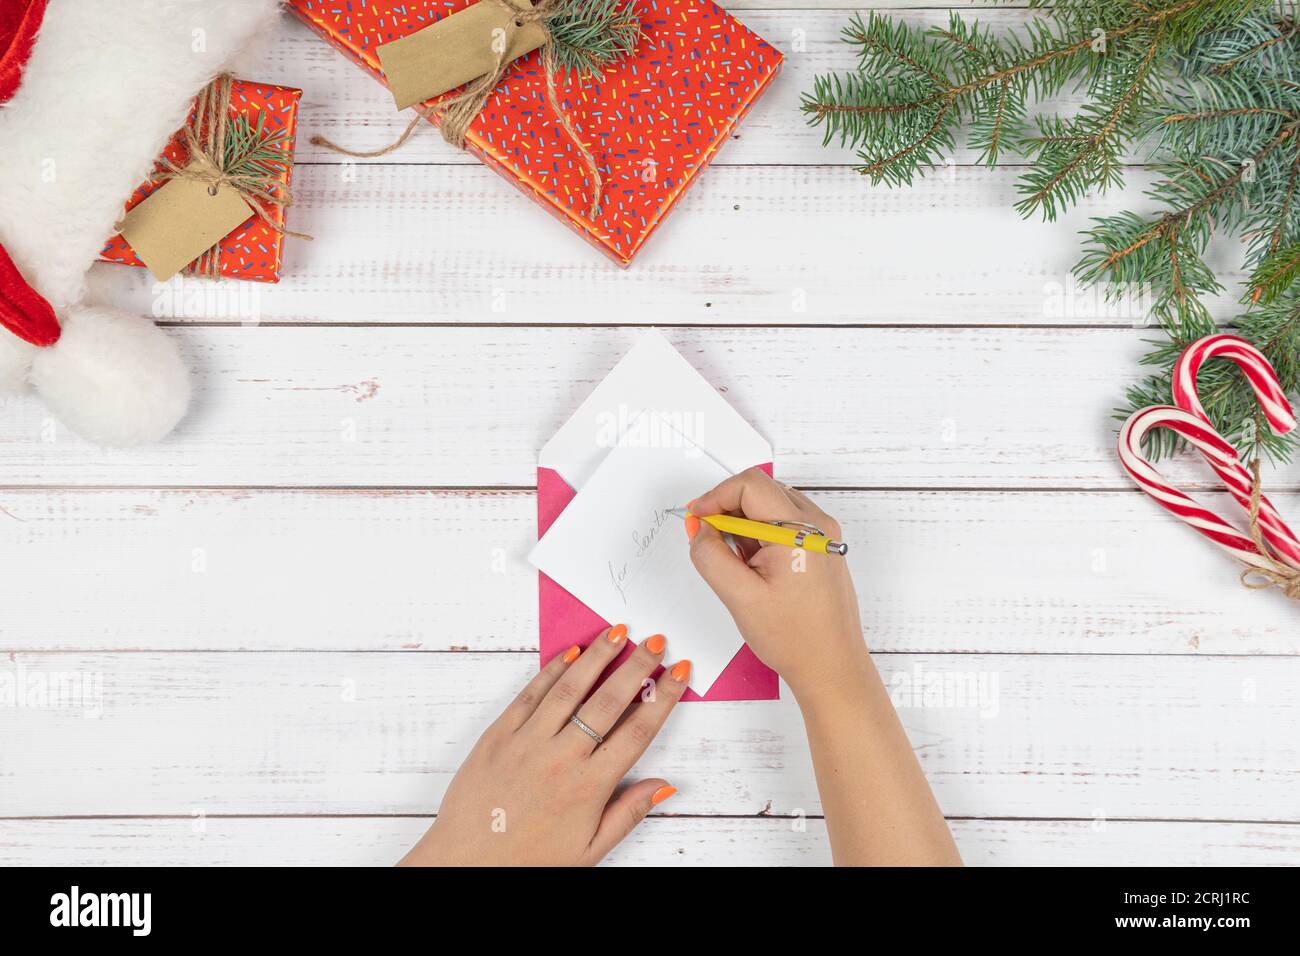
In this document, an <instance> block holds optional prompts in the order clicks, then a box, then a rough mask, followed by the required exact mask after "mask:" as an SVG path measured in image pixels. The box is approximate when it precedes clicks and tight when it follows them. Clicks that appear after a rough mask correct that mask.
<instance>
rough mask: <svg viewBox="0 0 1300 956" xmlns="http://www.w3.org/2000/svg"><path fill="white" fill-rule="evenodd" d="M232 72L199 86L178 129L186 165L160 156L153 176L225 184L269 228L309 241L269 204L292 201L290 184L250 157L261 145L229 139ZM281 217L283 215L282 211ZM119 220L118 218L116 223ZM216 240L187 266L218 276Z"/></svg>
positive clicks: (211, 187) (212, 189)
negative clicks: (282, 222) (190, 113)
mask: <svg viewBox="0 0 1300 956" xmlns="http://www.w3.org/2000/svg"><path fill="white" fill-rule="evenodd" d="M232 84H233V78H232V77H231V75H230V74H229V73H223V74H221V75H220V76H218V77H217V78H216V79H215V80H213V81H212V82H211V83H209V84H208V85H207V86H206V87H204V88H203V90H202V92H200V93H199V95H198V96H197V97H195V100H194V115H193V117H192V118H191V119H190V121H189V123H187V124H186V126H185V128H184V129H183V130H182V131H181V143H182V145H183V146H184V147H185V151H186V152H187V153H188V154H189V156H188V160H187V161H186V163H185V165H178V164H176V163H175V162H173V161H172V160H171V159H169V158H167V157H166V156H164V157H163V158H162V161H161V167H162V168H161V169H159V170H158V171H157V172H156V173H155V174H154V175H153V176H152V177H151V178H152V179H153V180H154V181H165V180H169V179H190V180H195V181H197V182H206V183H207V184H208V194H209V195H212V196H215V195H216V194H217V190H218V189H221V188H223V187H228V188H230V189H233V190H235V191H236V192H237V193H239V195H240V196H242V197H243V198H244V200H245V201H247V202H248V204H249V205H250V206H251V207H252V208H253V212H254V213H255V214H256V216H257V217H258V218H259V219H261V220H262V222H264V223H265V224H266V225H267V227H268V228H270V229H272V230H273V231H275V232H276V233H278V234H279V235H282V236H291V237H293V238H294V239H305V240H307V241H309V242H310V241H311V236H309V235H306V234H305V233H301V232H292V231H290V230H288V229H285V228H284V226H282V225H280V224H279V223H278V222H276V221H275V218H274V217H273V216H272V210H273V209H277V208H278V209H280V210H284V209H286V208H287V207H289V206H291V205H292V204H293V196H292V195H291V194H290V192H289V188H288V187H287V186H286V185H285V184H284V183H283V182H282V181H281V180H280V179H278V178H277V176H276V173H275V170H273V169H272V168H270V167H268V166H267V165H266V164H265V163H262V162H249V161H248V160H249V155H250V151H251V150H253V149H255V148H257V147H259V146H261V145H264V143H262V142H254V143H250V144H249V145H248V147H247V148H245V149H239V148H238V146H239V144H238V143H235V142H234V141H233V139H232V136H233V132H234V131H233V130H232V129H231V125H232V122H233V120H232V118H231V115H230V91H231V86H232ZM281 218H283V216H281ZM119 226H120V224H119ZM220 265H221V264H220V244H218V245H214V246H212V248H210V249H208V250H206V251H205V252H204V253H203V254H202V255H201V256H199V258H197V259H196V260H194V263H193V264H192V265H191V267H190V270H191V271H192V272H194V273H196V274H198V275H202V276H205V277H207V278H212V279H216V278H220V275H221V269H220Z"/></svg>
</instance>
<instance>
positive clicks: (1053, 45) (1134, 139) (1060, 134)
mask: <svg viewBox="0 0 1300 956" xmlns="http://www.w3.org/2000/svg"><path fill="white" fill-rule="evenodd" d="M1029 6H1030V7H1031V8H1032V9H1034V10H1036V11H1038V12H1039V16H1037V17H1036V18H1035V19H1032V20H1031V21H1030V22H1029V23H1028V24H1026V26H1025V27H1024V28H1023V29H1022V30H1020V31H1017V32H1013V33H1010V34H1007V35H995V34H994V33H993V32H991V31H990V30H988V29H987V28H986V27H982V26H980V25H979V24H978V23H976V22H974V21H972V20H967V19H963V18H962V17H961V16H959V15H957V14H956V13H953V14H951V15H950V17H949V22H948V24H947V25H946V26H944V27H938V28H933V29H930V30H925V31H918V30H916V29H913V28H911V27H909V26H908V25H907V24H906V23H905V22H903V21H901V20H896V19H894V18H891V17H887V16H882V15H880V14H877V13H869V14H867V15H866V16H865V17H862V16H857V17H854V18H853V20H852V21H851V22H850V24H849V26H848V27H847V28H846V29H845V31H844V35H843V38H844V40H845V42H846V43H848V44H849V45H851V46H852V47H853V48H854V49H855V50H856V51H857V55H858V68H857V70H856V71H851V72H847V73H832V74H827V75H824V76H818V77H817V78H816V80H815V82H814V84H813V89H812V90H811V91H810V92H809V93H808V94H806V95H805V97H804V101H803V107H802V108H803V111H804V113H805V115H806V117H807V121H808V123H809V124H810V125H811V126H814V127H817V126H820V127H822V130H823V139H824V141H825V142H826V143H830V142H832V141H836V140H837V141H839V142H840V143H841V144H843V145H846V146H849V147H851V148H853V149H855V150H856V151H857V152H858V156H859V158H860V159H861V160H862V164H861V165H860V166H859V167H858V168H859V171H860V172H862V173H864V174H865V175H868V176H869V177H870V178H871V179H872V181H873V182H884V183H886V184H889V185H899V184H905V183H910V182H912V181H913V179H914V178H915V177H916V176H918V175H923V174H924V172H925V171H926V170H927V169H931V168H933V167H935V166H937V165H939V164H940V163H944V162H947V161H949V157H950V155H951V153H952V151H953V150H954V149H955V145H956V139H957V136H958V135H959V133H960V132H961V131H962V130H963V129H964V130H965V136H966V142H967V144H968V145H969V147H970V148H971V149H972V150H975V151H978V154H979V160H980V162H982V163H987V164H989V165H995V164H996V163H998V162H999V161H1004V160H1005V158H1006V157H1010V156H1014V157H1022V158H1024V159H1025V160H1027V161H1028V165H1029V169H1028V171H1027V172H1026V173H1025V174H1024V175H1023V177H1022V178H1021V181H1020V183H1019V189H1020V192H1021V197H1020V200H1019V202H1018V203H1017V208H1018V209H1019V211H1020V212H1021V213H1022V215H1026V216H1027V215H1030V214H1031V213H1033V212H1035V211H1039V212H1041V214H1042V215H1043V216H1044V217H1045V218H1047V219H1052V218H1054V217H1055V216H1057V215H1058V214H1059V213H1060V212H1061V211H1062V210H1064V209H1066V208H1067V207H1069V206H1071V205H1072V204H1074V203H1076V202H1078V201H1080V200H1081V199H1082V198H1083V197H1084V196H1085V195H1086V194H1088V193H1090V192H1094V191H1098V190H1104V189H1107V188H1110V187H1114V186H1118V185H1120V184H1122V180H1123V172H1124V162H1125V159H1126V158H1127V157H1128V156H1129V155H1131V154H1132V153H1133V152H1134V151H1135V150H1136V149H1137V148H1138V147H1139V146H1146V148H1147V149H1148V150H1149V151H1150V155H1151V157H1152V159H1153V160H1154V162H1155V167H1154V168H1155V170H1156V172H1157V175H1158V179H1157V181H1156V182H1155V184H1154V185H1153V186H1152V187H1151V188H1150V189H1149V190H1148V193H1147V195H1148V196H1149V198H1150V199H1151V200H1153V201H1154V202H1155V203H1156V204H1157V206H1158V207H1159V208H1158V211H1156V212H1155V213H1154V214H1150V215H1139V214H1136V213H1133V212H1122V213H1118V214H1115V215H1111V216H1106V217H1103V218H1100V219H1097V220H1095V221H1094V222H1093V224H1092V226H1091V228H1090V229H1089V230H1087V232H1086V233H1085V237H1086V238H1085V246H1084V251H1083V255H1082V257H1081V258H1080V261H1079V262H1078V264H1077V265H1076V266H1075V274H1076V275H1077V276H1078V277H1079V278H1080V279H1081V280H1082V281H1083V282H1085V283H1090V282H1100V283H1104V284H1105V285H1106V286H1107V288H1108V290H1109V291H1108V294H1112V295H1124V294H1126V293H1127V294H1131V292H1132V291H1133V288H1132V287H1136V288H1137V289H1138V290H1140V291H1141V292H1142V293H1143V294H1144V295H1146V294H1149V300H1150V301H1151V303H1152V308H1151V312H1152V316H1153V317H1154V318H1155V319H1156V320H1157V321H1158V322H1159V323H1160V324H1161V326H1162V327H1163V329H1164V331H1165V333H1166V335H1167V336H1168V338H1167V340H1165V341H1163V342H1158V343H1154V344H1153V348H1152V351H1151V353H1150V354H1149V355H1148V356H1147V358H1146V359H1145V360H1144V361H1145V362H1146V364H1148V365H1150V366H1151V367H1152V368H1153V369H1154V372H1153V374H1152V375H1150V376H1149V377H1148V378H1147V379H1146V380H1145V381H1144V382H1142V383H1140V384H1139V385H1137V386H1135V387H1134V388H1133V389H1131V390H1130V393H1129V399H1130V402H1131V408H1133V407H1140V406H1142V405H1145V404H1152V403H1159V402H1167V401H1169V399H1170V395H1169V377H1170V375H1171V372H1172V367H1173V364H1174V362H1175V361H1176V359H1177V357H1178V355H1179V354H1180V353H1181V351H1182V350H1183V349H1184V348H1185V347H1186V346H1187V345H1189V344H1191V342H1193V341H1195V340H1196V339H1197V338H1199V337H1201V336H1203V335H1206V334H1208V333H1211V332H1214V331H1216V330H1217V323H1216V321H1215V318H1214V316H1213V315H1212V314H1211V312H1210V310H1209V308H1208V307H1207V305H1206V301H1207V299H1208V298H1209V297H1211V296H1213V295H1216V294H1218V293H1221V292H1222V291H1224V290H1223V287H1222V286H1221V285H1220V283H1219V282H1218V280H1217V279H1216V277H1215V274H1214V270H1213V269H1211V268H1210V265H1209V260H1208V257H1207V253H1208V250H1209V245H1210V242H1211V239H1212V237H1214V236H1215V235H1229V236H1235V237H1237V238H1239V239H1240V240H1241V248H1242V249H1243V253H1242V260H1243V261H1242V265H1243V269H1242V271H1243V272H1245V273H1246V274H1247V275H1248V276H1249V279H1248V282H1247V285H1246V287H1245V289H1244V291H1243V293H1242V298H1243V301H1244V303H1245V305H1246V311H1245V312H1244V313H1242V314H1240V315H1238V316H1237V317H1236V318H1235V319H1234V320H1233V321H1232V326H1233V327H1234V328H1235V330H1236V331H1237V332H1238V333H1239V334H1240V335H1242V336H1243V337H1245V338H1247V339H1248V340H1250V341H1252V342H1254V343H1255V344H1256V345H1257V346H1258V347H1259V348H1260V349H1261V350H1262V351H1263V352H1264V354H1265V355H1266V356H1267V357H1268V358H1269V360H1270V361H1271V362H1272V363H1273V365H1274V367H1275V368H1276V369H1277V371H1278V374H1279V377H1280V379H1281V381H1282V383H1283V386H1284V387H1285V388H1286V389H1287V390H1288V391H1289V392H1291V393H1292V394H1295V393H1296V392H1297V390H1298V389H1300V22H1298V20H1297V17H1296V15H1295V7H1296V0H1029ZM1067 88H1073V89H1075V90H1079V91H1081V92H1082V93H1083V94H1084V105H1083V106H1082V107H1081V108H1080V109H1079V110H1078V111H1076V112H1075V113H1073V114H1072V115H1060V114H1059V112H1054V111H1052V110H1051V109H1050V107H1049V108H1048V109H1047V110H1046V111H1045V112H1044V113H1043V114H1042V115H1039V116H1036V117H1034V118H1033V119H1032V120H1031V119H1029V118H1028V112H1029V109H1030V107H1031V105H1032V104H1041V103H1043V101H1045V100H1050V99H1051V98H1052V97H1054V96H1055V95H1056V94H1058V93H1060V92H1061V91H1063V90H1066V89H1067ZM1200 385H1201V388H1200V393H1201V399H1202V402H1203V403H1204V404H1205V406H1206V408H1207V410H1209V412H1210V415H1211V418H1212V419H1213V420H1214V421H1215V423H1216V425H1217V426H1218V427H1219V428H1220V430H1221V432H1222V433H1223V434H1224V435H1225V436H1226V437H1229V438H1230V439H1231V440H1232V441H1234V442H1235V443H1237V444H1238V447H1239V448H1240V449H1241V450H1242V451H1243V454H1247V455H1253V454H1263V455H1267V456H1270V457H1277V458H1285V457H1286V456H1287V455H1289V454H1290V453H1291V451H1292V449H1293V448H1294V447H1296V445H1297V439H1294V438H1292V437H1289V436H1288V437H1285V438H1282V437H1279V436H1276V435H1273V434H1272V433H1271V431H1268V430H1267V429H1260V428H1259V427H1258V423H1259V421H1260V418H1259V407H1258V403H1257V401H1256V399H1255V396H1254V394H1253V392H1252V391H1251V389H1250V388H1249V385H1248V383H1247V382H1246V381H1245V379H1244V378H1243V377H1242V376H1241V375H1240V374H1239V373H1238V372H1237V371H1236V370H1235V369H1234V367H1233V366H1231V365H1230V364H1229V363H1224V362H1214V363H1210V365H1208V366H1207V367H1206V368H1205V369H1204V370H1203V372H1202V378H1201V382H1200ZM1129 410H1130V409H1125V412H1126V413H1127V411H1129ZM1154 443H1155V445H1156V446H1157V447H1156V448H1154V449H1153V451H1154V453H1155V454H1156V455H1159V454H1160V453H1162V452H1165V451H1169V450H1172V448H1173V447H1175V446H1176V444H1177V439H1176V437H1175V436H1173V435H1172V433H1166V432H1164V431H1161V432H1159V433H1157V435H1156V437H1155V438H1154Z"/></svg>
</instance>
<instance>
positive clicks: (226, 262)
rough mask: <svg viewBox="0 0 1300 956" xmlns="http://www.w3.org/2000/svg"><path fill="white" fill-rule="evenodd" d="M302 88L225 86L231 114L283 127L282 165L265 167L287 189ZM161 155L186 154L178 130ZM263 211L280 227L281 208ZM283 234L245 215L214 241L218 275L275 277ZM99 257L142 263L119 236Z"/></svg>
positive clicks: (178, 157) (180, 159)
mask: <svg viewBox="0 0 1300 956" xmlns="http://www.w3.org/2000/svg"><path fill="white" fill-rule="evenodd" d="M301 97H302V90H295V89H291V88H289V87H286V86H273V85H271V84H269V83H250V82H248V81H246V80H238V79H237V80H234V81H233V83H232V84H231V90H230V115H231V116H232V117H235V116H246V117H248V119H249V121H250V122H251V123H252V124H253V125H254V126H256V125H257V123H258V121H259V119H260V120H261V122H262V124H263V128H264V129H265V130H267V131H268V132H277V131H280V130H283V131H284V136H283V138H282V139H281V140H280V144H279V146H278V149H279V150H280V151H281V152H283V154H284V163H283V166H279V165H278V164H277V166H276V167H273V168H271V169H270V171H271V173H272V175H273V177H274V178H275V179H276V180H278V181H279V182H281V183H283V184H284V188H285V189H286V190H287V189H288V188H289V181H290V178H291V174H292V171H293V145H294V135H295V131H296V129H297V125H298V100H299V99H300V98H301ZM163 155H164V156H165V157H166V158H167V159H169V160H171V161H172V162H173V163H175V164H177V165H184V162H185V160H186V159H187V158H188V157H187V154H186V150H185V147H184V145H183V144H182V141H181V136H180V134H179V133H178V134H177V135H176V136H174V137H173V138H172V141H171V142H170V143H169V144H168V145H167V148H166V149H165V150H164V151H163ZM162 185H163V184H162V182H146V183H144V184H143V185H142V186H141V187H140V188H139V189H137V190H136V191H135V193H134V194H133V195H132V196H131V198H130V199H129V200H127V203H126V209H127V210H130V209H133V208H134V207H135V206H137V205H139V204H140V203H141V202H143V201H144V200H145V198H146V197H148V196H149V195H150V194H151V193H153V192H154V191H155V190H156V189H158V188H160V187H161V186H162ZM267 215H268V217H269V218H270V219H271V221H272V222H274V223H275V224H276V225H277V226H279V227H281V228H283V227H284V209H283V208H282V207H280V206H268V207H267ZM283 245H284V236H282V235H281V234H280V233H279V232H277V231H276V230H275V229H272V228H271V227H270V226H269V225H267V223H266V222H265V221H263V219H262V218H261V217H260V216H257V215H252V214H250V216H249V218H248V220H247V221H245V222H243V223H242V224H240V226H239V227H238V228H237V229H235V230H234V231H233V232H231V233H230V234H229V235H227V236H226V237H225V238H224V239H222V240H221V242H219V243H218V244H217V248H218V254H217V268H218V270H219V271H220V273H221V275H222V276H223V277H229V278H231V279H251V280H253V281H254V282H279V281H280V254H281V250H282V248H283ZM99 258H100V259H101V260H102V261H105V262H120V263H122V264H123V265H128V266H141V267H143V266H144V263H143V262H141V261H140V259H139V257H138V256H136V254H135V251H134V250H133V249H132V248H131V245H130V243H128V242H127V241H126V240H125V239H124V238H123V237H122V236H121V235H115V236H113V238H111V239H110V240H108V244H107V245H105V246H104V249H103V251H102V252H101V253H100V254H99Z"/></svg>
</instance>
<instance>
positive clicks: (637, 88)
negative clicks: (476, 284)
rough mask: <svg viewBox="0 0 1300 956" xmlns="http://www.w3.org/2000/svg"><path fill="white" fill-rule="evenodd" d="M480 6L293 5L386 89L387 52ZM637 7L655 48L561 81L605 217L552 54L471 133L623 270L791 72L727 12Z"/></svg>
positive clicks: (364, 0) (476, 148) (474, 142)
mask: <svg viewBox="0 0 1300 956" xmlns="http://www.w3.org/2000/svg"><path fill="white" fill-rule="evenodd" d="M471 2H473V0H404V2H392V0H289V6H290V7H291V8H293V10H294V11H295V12H296V13H297V14H298V15H299V16H300V17H301V18H302V19H303V20H305V21H306V22H307V24H308V25H309V26H311V27H312V28H313V29H315V30H316V31H317V32H318V33H320V34H321V35H322V36H324V37H325V38H326V39H327V40H329V42H330V43H332V44H333V45H334V46H336V47H337V48H338V49H340V50H342V51H343V52H344V53H345V54H346V55H347V56H348V57H350V58H351V59H353V60H354V61H356V62H357V63H359V64H360V65H361V66H363V67H364V68H365V69H366V70H367V71H369V72H370V73H372V74H373V75H374V76H375V77H376V78H377V79H379V80H380V81H381V82H382V81H383V79H384V72H383V70H382V69H381V67H380V64H379V57H378V55H377V53H376V50H377V49H378V47H380V46H381V45H382V44H384V43H388V42H390V41H392V40H397V39H400V38H401V37H404V36H407V35H409V34H411V33H415V32H416V31H418V30H422V29H424V28H425V27H427V26H429V25H431V24H433V23H435V22H437V21H438V20H439V19H441V18H443V17H446V16H450V15H451V14H453V13H457V12H458V11H460V10H463V9H464V8H466V7H468V6H469V5H470V3H471ZM632 2H633V4H634V9H635V10H636V11H637V13H638V15H639V16H640V18H641V27H642V37H641V41H640V43H639V44H638V45H637V48H636V50H635V51H634V52H633V53H632V54H631V55H630V56H627V57H624V58H623V59H621V60H619V61H618V62H617V63H616V64H614V65H613V66H611V67H610V68H608V69H606V70H604V71H603V72H602V73H600V74H598V75H596V76H592V77H586V78H579V77H577V76H566V74H565V73H564V71H560V72H559V74H558V76H557V77H556V86H557V92H558V98H559V101H560V105H561V107H562V108H563V109H564V110H565V111H566V113H567V114H568V115H569V117H570V119H571V121H572V122H573V124H574V126H575V127H576V129H577V131H578V134H579V136H580V137H581V139H582V141H583V143H584V144H585V145H586V147H587V148H588V149H589V150H590V151H591V152H592V154H593V155H594V156H595V159H596V163H597V165H598V166H599V168H600V172H601V176H602V177H603V178H604V180H605V187H604V192H603V194H602V197H601V204H600V212H599V214H598V215H597V216H596V217H595V218H594V219H592V218H590V217H589V216H588V212H589V205H590V200H591V191H590V189H591V183H590V182H589V176H588V174H587V167H586V165H585V163H584V162H583V159H582V155H581V153H580V152H579V151H578V149H577V148H576V147H575V146H574V144H573V142H572V141H571V140H570V139H569V137H568V135H567V134H566V133H565V131H564V128H563V126H561V124H560V122H559V120H558V119H557V118H556V117H555V116H554V115H553V111H552V109H551V106H550V103H549V101H548V99H547V95H546V76H545V73H544V71H543V69H542V65H541V51H540V50H538V51H534V52H533V53H530V54H528V55H527V56H524V57H520V58H519V59H518V60H516V61H515V62H514V63H513V64H512V65H511V67H510V69H509V70H508V71H507V73H506V75H505V77H504V78H503V79H502V81H501V83H500V84H498V86H497V88H496V90H495V91H494V92H493V94H492V95H491V96H490V97H489V98H488V101H487V104H486V106H485V107H484V108H483V111H482V112H481V113H480V114H479V116H478V117H477V118H476V119H475V120H474V122H473V123H472V124H471V125H470V127H469V132H468V134H467V136H466V148H467V149H468V150H469V151H470V152H472V153H474V154H475V155H476V156H478V157H479V158H480V159H481V160H482V161H483V162H484V163H486V164H487V165H488V166H489V167H491V168H492V169H495V170H496V171H497V172H499V173H501V174H502V175H504V176H505V177H506V178H507V179H508V180H509V181H511V182H512V183H514V184H515V185H516V186H517V187H518V188H519V189H520V190H522V191H523V192H524V193H525V194H526V195H529V196H532V197H533V198H534V199H535V200H537V201H538V202H539V203H541V204H542V205H543V206H544V207H545V208H547V209H549V210H550V211H551V212H552V213H553V214H555V215H556V216H558V217H560V218H561V219H563V220H564V221H565V222H567V223H568V224H569V225H570V227H572V228H573V229H574V230H576V231H577V232H578V233H579V234H580V235H582V236H583V237H584V238H586V239H587V240H589V241H590V242H592V243H594V244H595V245H596V247H597V248H599V249H601V251H603V252H605V253H607V254H608V255H610V256H611V257H613V259H614V260H615V261H616V262H618V263H619V264H621V265H627V264H628V263H629V262H630V261H631V260H632V257H633V256H635V255H636V253H637V252H638V251H639V250H640V249H641V247H642V245H644V243H645V241H646V239H647V238H649V236H650V234H651V233H652V232H654V230H655V228H656V227H657V226H658V225H659V223H660V222H661V221H662V220H663V218H664V216H666V215H667V214H668V211H669V210H670V209H671V208H672V207H673V205H674V204H675V203H676V202H677V200H678V199H680V198H681V196H682V194H683V193H684V192H685V191H686V187H687V186H689V185H690V184H691V182H692V181H693V180H694V179H695V177H696V176H697V175H698V174H699V172H700V170H702V169H703V168H704V167H705V166H707V165H708V163H709V161H710V160H711V159H712V158H713V154H714V152H715V151H716V150H717V148H718V147H719V146H720V145H721V144H722V143H723V142H724V141H725V140H726V138H727V136H728V135H729V134H730V132H731V131H732V129H733V128H734V127H735V126H736V124H737V123H738V122H739V121H740V118H741V117H742V116H743V115H744V113H745V111H746V110H747V109H748V108H749V107H750V106H751V105H752V104H753V103H754V102H755V101H756V100H757V99H758V97H759V95H760V94H762V92H763V90H764V89H766V87H767V85H768V84H769V83H770V82H771V81H772V79H773V78H774V77H775V76H776V74H777V72H778V71H779V70H780V68H781V54H780V53H779V52H778V51H777V50H776V49H774V48H773V47H771V46H770V45H768V44H767V43H766V42H765V41H764V40H762V39H761V38H760V37H758V36H757V35H756V34H754V33H752V32H751V31H749V30H747V29H746V28H745V27H744V26H743V25H742V24H741V23H740V22H739V21H737V20H736V19H735V18H733V17H731V16H728V14H727V13H726V12H725V11H724V10H723V9H722V8H721V7H719V6H717V5H716V4H714V3H710V2H707V0H705V2H699V0H632ZM455 92H456V91H452V92H451V93H448V94H446V95H447V96H451V95H454V94H455ZM437 101H438V100H437V99H436V98H435V99H433V100H429V101H427V102H426V103H425V104H424V105H425V106H428V105H432V104H434V103H436V102H437ZM435 118H436V117H435ZM349 145H350V144H349Z"/></svg>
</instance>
